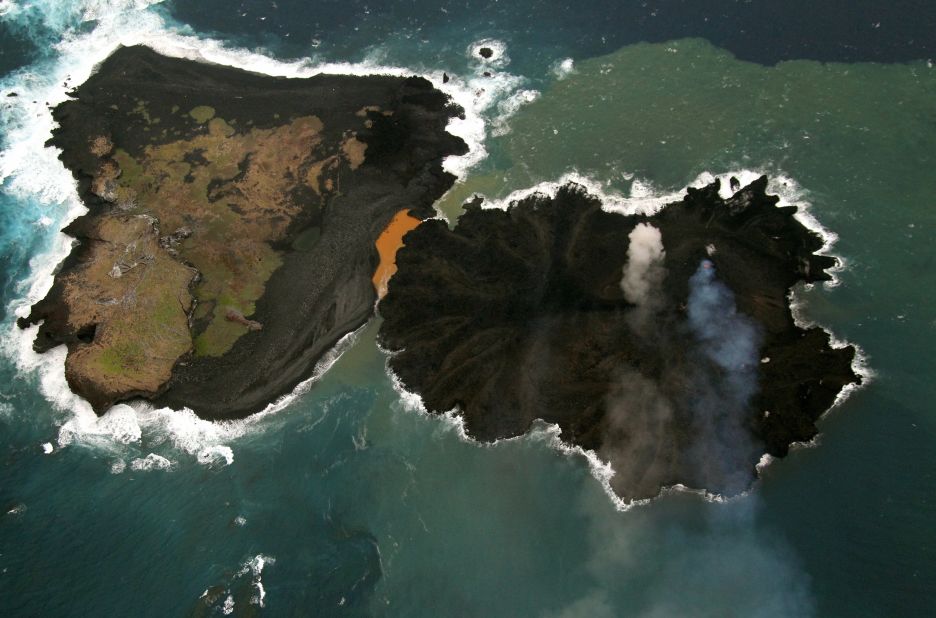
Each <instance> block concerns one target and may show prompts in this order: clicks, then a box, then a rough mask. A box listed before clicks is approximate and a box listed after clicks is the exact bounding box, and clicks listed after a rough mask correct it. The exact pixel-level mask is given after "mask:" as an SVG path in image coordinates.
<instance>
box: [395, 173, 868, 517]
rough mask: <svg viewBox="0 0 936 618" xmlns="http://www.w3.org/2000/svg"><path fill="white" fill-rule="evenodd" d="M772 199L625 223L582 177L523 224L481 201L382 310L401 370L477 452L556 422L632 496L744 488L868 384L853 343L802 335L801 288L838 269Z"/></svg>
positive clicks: (411, 243) (429, 235)
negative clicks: (764, 458)
mask: <svg viewBox="0 0 936 618" xmlns="http://www.w3.org/2000/svg"><path fill="white" fill-rule="evenodd" d="M766 186H767V179H766V178H761V179H760V180H757V181H755V182H754V183H752V184H751V185H749V186H747V187H745V188H743V189H740V190H739V191H737V192H735V193H734V195H733V196H732V197H730V198H729V199H722V198H721V197H720V196H719V193H718V190H719V186H718V184H717V183H716V184H713V185H710V186H708V187H705V188H702V189H689V190H688V191H687V194H686V196H685V197H684V198H683V200H682V201H680V202H676V203H673V204H670V205H668V206H667V207H665V208H663V209H662V210H661V211H659V212H658V213H657V214H654V215H652V216H638V215H631V216H624V215H621V214H616V213H610V212H606V211H604V210H602V208H601V203H600V202H599V200H598V199H597V198H595V197H592V196H590V195H588V194H586V193H585V192H584V190H583V189H582V188H580V187H578V186H576V185H574V184H569V185H567V186H565V187H563V188H561V189H560V190H559V191H558V193H557V195H556V196H555V197H552V198H550V197H545V196H542V195H534V196H532V197H529V198H526V199H524V200H521V201H519V202H516V203H514V204H513V205H512V206H511V207H510V208H509V209H508V210H506V211H503V210H499V209H487V210H486V209H482V207H481V200H480V198H478V199H476V200H475V201H474V202H472V203H469V204H468V205H466V211H465V213H464V214H463V215H462V216H461V217H460V219H459V220H458V224H457V226H456V227H455V228H454V229H449V227H448V226H447V225H446V224H445V223H444V222H442V221H438V220H431V221H426V222H425V223H423V224H422V225H421V226H420V227H418V228H416V229H415V230H414V231H412V232H410V233H409V234H408V235H407V236H406V238H405V241H406V245H405V247H404V248H403V249H402V250H401V251H400V252H399V253H398V254H397V266H398V269H399V270H398V272H397V274H396V275H395V276H394V278H393V279H392V281H391V282H390V286H389V293H388V295H387V296H386V297H385V298H384V299H383V300H382V301H381V303H380V306H379V312H380V314H381V315H382V316H383V324H382V326H381V330H380V336H379V337H380V341H381V344H382V345H383V346H384V347H385V348H386V349H387V350H389V351H390V352H391V356H390V359H389V365H390V368H391V369H392V371H393V372H394V373H395V374H396V375H397V376H398V377H399V378H400V380H401V381H402V384H403V385H404V387H405V388H407V389H408V390H410V391H413V392H415V393H417V394H419V395H420V396H421V397H422V399H423V401H424V403H425V406H426V408H427V409H428V410H429V411H431V412H436V413H442V412H446V411H449V410H453V409H455V410H457V411H458V413H459V414H461V415H462V416H463V417H464V421H465V427H466V430H467V432H468V434H469V435H471V436H473V437H475V438H477V439H478V440H483V441H493V440H496V439H499V438H508V437H513V436H518V435H521V434H523V433H525V432H526V431H528V430H529V429H530V427H531V424H532V423H533V421H534V420H535V419H543V420H545V421H546V422H548V423H555V424H558V426H559V427H560V428H561V430H562V439H563V440H564V441H565V442H567V443H569V444H573V445H579V446H581V447H583V448H586V449H592V450H594V451H596V452H597V453H598V455H599V456H600V457H601V458H602V459H604V460H606V461H610V463H611V465H612V467H613V468H614V470H615V471H616V475H615V476H614V477H613V479H612V482H611V483H612V487H613V489H614V490H615V491H616V492H617V493H618V494H619V495H620V496H622V497H623V498H625V499H640V498H648V497H652V496H655V495H657V494H658V493H659V492H660V491H661V489H662V488H664V487H668V486H673V485H676V484H682V485H685V486H688V487H693V488H705V489H707V490H710V491H714V492H719V493H723V494H736V493H738V492H740V491H743V490H744V489H746V488H747V487H749V486H750V483H751V482H752V481H753V480H754V479H755V478H756V468H755V466H756V464H757V463H758V461H759V459H760V458H761V455H762V454H763V453H769V454H770V455H773V456H776V457H782V456H784V455H786V453H787V451H788V449H789V446H790V444H792V443H794V442H799V441H807V440H810V439H811V438H812V437H813V436H815V435H816V432H817V430H816V426H815V422H816V420H817V419H818V418H819V417H820V416H821V415H822V414H823V413H824V412H825V411H826V410H828V409H829V407H830V406H831V405H832V404H833V402H834V401H835V399H836V397H837V395H838V394H839V393H840V392H841V391H842V389H843V388H844V387H845V386H846V385H849V384H854V383H857V382H859V381H860V378H859V377H858V376H857V375H856V374H855V373H854V372H853V370H852V361H853V358H854V355H855V350H854V349H853V348H851V347H838V348H835V347H832V345H831V342H830V337H829V335H828V334H827V333H826V332H824V331H823V330H821V329H819V328H815V327H813V328H801V327H799V326H797V325H796V324H795V323H794V319H793V316H792V313H791V309H790V301H789V296H788V295H789V292H790V289H791V287H792V286H793V285H795V284H796V283H797V282H801V281H804V282H817V281H825V280H828V279H829V275H828V274H827V272H826V271H827V269H829V268H830V267H832V266H834V265H835V259H834V258H831V257H827V256H823V255H817V254H816V251H818V250H819V249H820V248H821V247H822V240H821V239H820V238H819V237H818V236H817V235H816V234H814V233H813V232H811V231H810V230H808V229H807V228H806V227H804V226H803V225H802V224H801V223H800V222H799V221H798V220H797V219H796V218H794V213H795V212H796V208H795V207H778V206H777V201H778V200H777V198H776V197H774V196H770V195H767V193H766Z"/></svg>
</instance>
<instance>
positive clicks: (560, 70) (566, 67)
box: [552, 58, 575, 80]
mask: <svg viewBox="0 0 936 618" xmlns="http://www.w3.org/2000/svg"><path fill="white" fill-rule="evenodd" d="M552 73H553V75H555V76H556V79H559V80H563V79H565V78H567V77H568V76H569V75H572V74H573V73H575V61H574V60H572V58H564V59H562V60H560V61H559V62H557V63H555V64H554V65H553V66H552Z"/></svg>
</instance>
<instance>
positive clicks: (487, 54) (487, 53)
mask: <svg viewBox="0 0 936 618" xmlns="http://www.w3.org/2000/svg"><path fill="white" fill-rule="evenodd" d="M478 55H479V56H481V57H482V58H484V59H485V60H489V59H490V58H491V56H493V55H494V50H493V49H491V48H490V47H482V48H481V49H479V50H478Z"/></svg>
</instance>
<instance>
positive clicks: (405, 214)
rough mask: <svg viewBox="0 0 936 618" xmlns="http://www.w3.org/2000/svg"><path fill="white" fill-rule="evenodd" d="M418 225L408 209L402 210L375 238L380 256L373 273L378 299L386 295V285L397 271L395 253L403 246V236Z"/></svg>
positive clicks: (418, 222)
mask: <svg viewBox="0 0 936 618" xmlns="http://www.w3.org/2000/svg"><path fill="white" fill-rule="evenodd" d="M420 223H422V221H420V220H419V219H417V218H416V217H411V216H410V214H409V209H408V208H404V209H403V210H401V211H400V212H398V213H397V214H395V215H393V219H391V220H390V224H389V225H387V228H386V229H385V230H384V231H383V232H381V233H380V236H379V237H378V238H377V253H379V254H380V265H379V266H377V270H376V271H374V277H373V281H374V288H375V289H376V290H377V297H378V298H383V297H384V296H386V295H387V283H388V282H389V281H390V277H392V276H393V273H395V272H396V271H397V267H396V252H397V250H399V248H400V247H402V246H403V236H405V235H406V233H407V232H409V231H410V230H412V229H414V228H415V227H416V226H417V225H419V224H420Z"/></svg>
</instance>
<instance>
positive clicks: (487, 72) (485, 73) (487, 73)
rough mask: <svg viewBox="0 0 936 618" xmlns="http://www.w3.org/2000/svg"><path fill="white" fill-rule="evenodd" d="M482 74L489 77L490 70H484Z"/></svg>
mask: <svg viewBox="0 0 936 618" xmlns="http://www.w3.org/2000/svg"><path fill="white" fill-rule="evenodd" d="M482 75H484V76H485V77H490V76H491V72H490V71H485V72H484V73H483V74H482Z"/></svg>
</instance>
